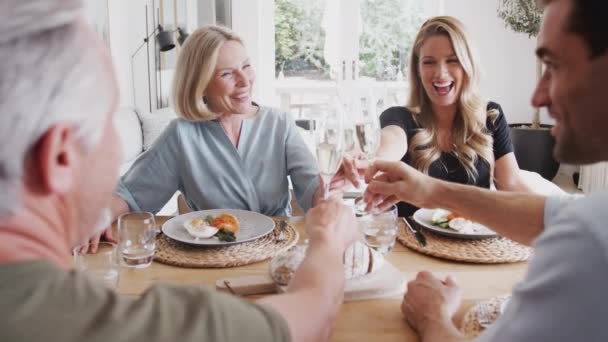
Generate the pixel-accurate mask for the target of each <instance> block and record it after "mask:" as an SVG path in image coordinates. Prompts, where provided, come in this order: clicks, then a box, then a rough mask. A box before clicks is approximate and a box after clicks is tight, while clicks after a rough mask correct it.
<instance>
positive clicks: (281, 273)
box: [270, 241, 384, 286]
mask: <svg viewBox="0 0 608 342" xmlns="http://www.w3.org/2000/svg"><path fill="white" fill-rule="evenodd" d="M306 249H307V246H295V247H292V248H290V249H289V250H287V252H285V253H283V254H281V255H278V256H276V257H274V258H273V259H272V260H271V261H270V276H271V277H272V279H273V280H274V281H275V282H276V283H277V284H279V285H283V286H286V285H288V284H289V282H290V281H291V279H292V278H293V275H294V274H295V273H296V270H297V269H298V267H299V266H300V264H301V263H302V261H303V260H304V257H305V256H306ZM343 260H344V277H345V278H346V279H347V280H349V279H354V278H357V277H361V276H364V275H366V274H370V273H373V272H375V271H377V270H379V269H380V268H381V267H382V263H383V261H384V258H383V257H382V254H380V253H378V252H376V251H375V250H373V249H371V248H369V247H368V246H367V245H365V244H364V243H362V242H359V241H357V242H355V243H354V244H353V245H352V246H350V247H349V248H347V249H346V251H345V252H344V259H343Z"/></svg>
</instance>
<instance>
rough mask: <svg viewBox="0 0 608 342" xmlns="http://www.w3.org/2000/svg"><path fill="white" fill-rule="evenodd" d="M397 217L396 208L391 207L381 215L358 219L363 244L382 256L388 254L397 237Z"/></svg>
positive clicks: (375, 214) (370, 215)
mask: <svg viewBox="0 0 608 342" xmlns="http://www.w3.org/2000/svg"><path fill="white" fill-rule="evenodd" d="M397 216H398V215H397V206H395V205H393V206H391V207H390V208H389V209H387V210H386V211H383V212H381V213H372V214H368V215H364V216H361V217H359V218H358V220H359V229H360V230H361V232H362V233H363V238H364V242H365V244H366V245H368V246H369V247H371V248H373V249H375V250H376V251H378V252H380V253H382V255H386V254H387V253H388V252H390V251H391V250H392V249H393V246H394V245H395V238H396V237H397Z"/></svg>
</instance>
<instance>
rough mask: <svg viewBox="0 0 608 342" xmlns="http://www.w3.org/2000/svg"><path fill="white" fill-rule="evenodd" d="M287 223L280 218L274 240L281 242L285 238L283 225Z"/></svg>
mask: <svg viewBox="0 0 608 342" xmlns="http://www.w3.org/2000/svg"><path fill="white" fill-rule="evenodd" d="M286 225H287V222H285V220H281V221H280V222H279V234H278V235H277V237H276V238H275V240H274V241H275V242H283V241H285V240H287V236H285V235H286V234H285V231H286V228H285V226H286Z"/></svg>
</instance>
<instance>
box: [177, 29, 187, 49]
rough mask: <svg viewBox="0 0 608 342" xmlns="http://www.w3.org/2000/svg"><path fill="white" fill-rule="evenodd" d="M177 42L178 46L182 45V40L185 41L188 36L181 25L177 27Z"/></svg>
mask: <svg viewBox="0 0 608 342" xmlns="http://www.w3.org/2000/svg"><path fill="white" fill-rule="evenodd" d="M177 34H178V36H177V42H178V43H179V45H180V46H182V45H184V42H185V41H186V38H188V33H186V31H184V30H182V28H181V27H179V28H178V29H177Z"/></svg>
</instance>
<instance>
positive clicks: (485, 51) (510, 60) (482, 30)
mask: <svg viewBox="0 0 608 342" xmlns="http://www.w3.org/2000/svg"><path fill="white" fill-rule="evenodd" d="M444 6H445V7H444V10H445V14H446V15H451V16H454V17H457V18H458V19H460V20H461V21H462V22H463V23H464V24H465V26H466V27H467V29H468V31H469V33H470V34H471V36H472V38H473V41H474V43H475V46H476V47H477V50H478V53H479V55H480V58H481V63H482V65H483V68H484V71H485V72H484V74H483V77H482V82H481V89H482V93H483V95H484V96H486V97H487V98H488V99H490V100H493V101H496V102H498V103H500V104H501V105H502V107H503V109H504V111H505V115H506V116H507V120H508V121H509V122H511V123H515V122H530V120H531V116H532V113H533V108H532V105H531V104H530V99H531V96H532V92H533V90H534V87H535V84H536V59H535V56H534V51H535V47H536V39H535V38H528V36H527V35H526V34H522V33H514V32H512V31H510V30H508V29H507V28H505V26H504V24H503V22H502V20H501V19H500V18H498V15H497V9H498V0H446V1H445V2H444ZM541 120H542V122H543V123H552V120H551V118H549V117H548V116H547V115H546V113H544V112H543V113H542V115H541Z"/></svg>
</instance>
